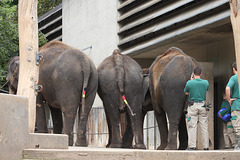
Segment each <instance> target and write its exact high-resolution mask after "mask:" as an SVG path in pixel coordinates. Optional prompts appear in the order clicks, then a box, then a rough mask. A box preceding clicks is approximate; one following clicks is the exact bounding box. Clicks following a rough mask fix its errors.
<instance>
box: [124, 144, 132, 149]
mask: <svg viewBox="0 0 240 160" xmlns="http://www.w3.org/2000/svg"><path fill="white" fill-rule="evenodd" d="M122 148H133V147H132V143H123V144H122Z"/></svg>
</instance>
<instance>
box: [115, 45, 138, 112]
mask: <svg viewBox="0 0 240 160" xmlns="http://www.w3.org/2000/svg"><path fill="white" fill-rule="evenodd" d="M113 57H114V62H115V64H116V66H115V67H116V73H117V79H116V80H117V85H118V88H119V91H120V93H121V97H122V100H123V101H124V103H125V104H126V106H127V107H128V108H129V110H130V112H131V115H132V116H135V113H133V111H132V109H131V107H130V106H129V104H128V102H127V99H126V96H125V91H124V81H125V71H124V61H123V55H122V54H121V53H120V51H119V50H118V49H115V50H114V51H113ZM121 104H122V103H121V102H120V107H119V109H120V110H123V108H124V105H123V104H122V105H121Z"/></svg>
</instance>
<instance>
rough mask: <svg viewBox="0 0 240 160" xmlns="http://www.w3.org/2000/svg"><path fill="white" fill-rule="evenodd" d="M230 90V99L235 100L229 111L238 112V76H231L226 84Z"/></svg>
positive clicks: (239, 106) (239, 104) (239, 105)
mask: <svg viewBox="0 0 240 160" xmlns="http://www.w3.org/2000/svg"><path fill="white" fill-rule="evenodd" d="M227 86H228V87H230V89H231V98H237V100H234V101H233V103H232V107H231V111H235V110H240V99H239V86H238V75H237V74H235V75H233V76H232V77H231V78H230V79H229V81H228V84H227Z"/></svg>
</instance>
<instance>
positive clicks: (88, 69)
mask: <svg viewBox="0 0 240 160" xmlns="http://www.w3.org/2000/svg"><path fill="white" fill-rule="evenodd" d="M82 68H83V71H82V72H83V88H82V110H84V109H85V102H86V91H87V86H88V81H89V77H90V73H91V67H90V62H89V59H88V58H87V57H84V64H83V66H82Z"/></svg>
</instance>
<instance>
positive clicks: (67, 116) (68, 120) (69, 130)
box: [62, 106, 77, 146]
mask: <svg viewBox="0 0 240 160" xmlns="http://www.w3.org/2000/svg"><path fill="white" fill-rule="evenodd" d="M63 108H66V109H63ZM62 111H63V116H64V126H63V133H64V134H67V135H68V145H69V146H72V145H73V125H74V121H75V117H76V113H77V106H71V107H62Z"/></svg>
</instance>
